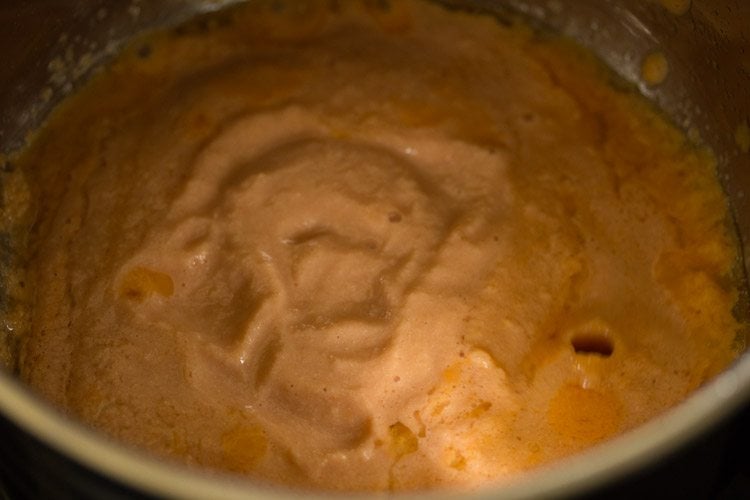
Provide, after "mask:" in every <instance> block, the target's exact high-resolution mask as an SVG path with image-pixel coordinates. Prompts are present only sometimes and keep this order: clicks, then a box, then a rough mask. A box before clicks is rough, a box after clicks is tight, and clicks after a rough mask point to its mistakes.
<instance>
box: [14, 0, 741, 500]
mask: <svg viewBox="0 0 750 500" xmlns="http://www.w3.org/2000/svg"><path fill="white" fill-rule="evenodd" d="M19 163H20V164H21V166H22V167H24V168H26V169H27V171H28V172H29V176H30V179H31V181H32V185H33V186H34V189H35V193H36V194H37V196H38V198H39V200H40V201H39V203H38V206H37V213H38V221H37V224H36V225H35V230H34V234H33V239H32V249H33V252H32V254H31V259H30V270H29V273H30V283H31V284H33V287H34V288H33V289H34V290H35V298H34V302H33V306H32V307H33V308H32V315H31V320H32V324H31V331H30V333H29V335H28V336H27V337H26V338H25V339H24V341H23V345H22V349H21V358H20V360H19V366H20V372H21V376H22V378H23V379H24V380H25V381H26V382H28V383H29V384H31V385H32V386H33V387H34V388H35V389H36V390H37V391H38V392H40V393H41V394H42V395H44V396H45V397H46V398H48V399H49V400H50V401H52V402H53V403H55V404H56V405H58V406H59V407H60V408H63V409H64V410H65V411H66V412H68V413H69V414H70V415H72V416H75V417H77V418H79V419H81V420H83V421H85V422H87V423H88V424H90V425H91V426H93V427H95V428H97V429H100V430H102V431H104V432H105V433H107V434H109V435H111V436H113V437H115V438H116V439H118V440H121V441H123V442H125V443H128V444H130V445H133V446H135V447H138V448H141V449H146V450H150V451H151V452H153V453H155V454H157V455H158V456H162V457H165V458H170V459H175V460H178V461H182V462H184V463H187V464H189V465H192V466H199V467H203V468H207V469H211V470H221V471H230V472H233V473H239V474H243V475H247V476H250V477H252V478H255V479H256V480H259V481H267V482H270V483H274V484H284V485H290V486H293V487H303V488H311V489H343V490H389V489H390V490H404V489H409V490H411V489H424V488H428V489H429V488H475V487H478V486H481V485H485V484H490V483H494V482H498V481H507V480H509V479H510V478H513V477H517V475H518V474H519V473H521V472H523V471H527V470H530V469H532V468H534V467H536V466H539V465H540V464H544V463H549V462H552V461H554V460H556V459H559V458H561V457H564V456H568V455H570V454H572V453H575V452H577V451H580V450H582V449H584V448H587V447H590V446H592V445H594V444H596V443H598V442H601V441H602V440H605V439H607V438H610V437H612V436H615V435H617V434H619V433H622V432H623V431H625V430H627V429H630V428H632V427H634V426H636V425H638V424H640V423H642V422H644V421H646V420H648V419H650V418H652V417H654V416H655V415H658V414H660V413H662V412H663V411H664V410H665V409H667V408H669V407H671V406H673V405H674V404H676V403H678V402H679V401H681V400H683V399H684V398H685V397H686V395H688V394H689V393H690V392H691V391H692V390H694V389H695V388H697V387H698V386H700V385H701V384H702V383H703V382H704V381H706V380H707V379H708V378H710V377H711V376H713V375H714V374H716V373H717V372H718V371H720V370H721V369H722V368H723V367H725V366H726V365H727V364H728V363H729V362H731V360H732V359H733V358H734V357H735V356H736V352H737V350H738V349H739V348H741V347H742V346H740V345H738V342H737V341H736V337H737V332H738V330H739V329H740V325H739V324H738V322H737V321H736V320H735V319H734V317H733V315H732V309H733V307H734V305H735V303H736V300H737V287H736V283H735V280H733V278H732V270H733V267H734V265H735V263H736V258H737V256H736V251H735V244H734V239H733V236H732V233H731V231H730V230H729V225H728V223H727V221H728V211H727V207H726V203H725V200H724V197H723V194H722V191H721V189H720V187H719V185H718V182H717V180H716V178H715V173H714V164H713V160H712V158H711V156H710V155H709V154H707V153H705V152H701V151H700V150H698V149H696V148H694V147H692V146H690V145H689V144H688V143H687V141H686V140H685V139H684V138H683V136H682V135H680V134H679V133H678V132H677V131H676V130H675V129H673V128H672V127H671V126H669V125H667V124H666V122H665V121H664V120H662V119H661V118H660V117H659V116H658V114H657V113H656V112H654V111H652V110H651V109H650V108H649V107H648V105H646V104H644V103H643V102H641V101H640V100H639V99H638V98H636V97H635V96H633V95H631V94H630V93H629V92H626V91H624V90H618V89H617V88H616V87H615V86H613V85H611V84H610V81H609V77H608V74H607V73H606V71H604V70H602V69H601V68H600V67H599V66H598V64H597V63H595V61H594V60H593V58H592V57H590V56H588V55H586V54H585V53H583V52H582V51H581V50H580V49H577V48H575V47H574V46H572V44H570V43H568V42H565V41H563V40H559V39H556V38H554V37H550V36H539V35H536V34H534V32H532V30H530V29H528V28H526V27H524V26H521V25H516V24H514V23H506V24H502V23H500V22H498V21H497V20H495V19H494V18H491V17H486V16H479V15H474V14H468V13H461V12H455V11H447V10H444V9H443V8H441V7H438V6H435V5H431V4H425V3H421V2H416V1H414V2H412V1H406V2H401V1H400V2H393V3H392V4H391V5H390V6H388V5H387V3H385V2H288V3H283V2H276V1H268V2H263V1H258V2H252V3H251V4H249V5H245V6H241V7H239V8H234V9H232V10H229V11H225V12H219V13H215V14H212V15H210V16H208V17H205V18H202V19H199V20H197V21H194V22H192V23H191V24H188V25H185V26H183V27H180V28H177V29H175V30H172V31H169V32H164V33H158V34H156V35H152V36H151V37H149V38H147V39H144V40H140V41H138V42H136V43H134V44H133V45H132V46H131V47H130V48H129V49H127V50H126V51H125V52H124V53H123V55H122V56H121V57H119V58H118V59H117V60H116V61H115V62H114V63H113V64H111V65H110V66H109V67H107V68H106V69H104V70H103V71H102V72H101V73H100V74H99V75H97V76H96V77H95V78H94V79H93V81H92V82H91V83H90V84H88V86H87V87H86V88H84V89H83V90H82V91H81V92H79V93H78V94H77V95H75V96H73V97H71V98H69V99H68V100H67V102H65V103H64V104H63V105H62V106H61V107H60V108H59V109H58V111H57V112H56V113H55V114H54V115H53V117H52V118H51V119H50V120H49V123H48V124H47V125H46V126H45V127H44V128H43V129H42V130H41V131H40V132H39V133H37V134H36V137H35V138H34V140H33V141H32V144H31V146H30V148H29V149H28V150H27V151H25V152H24V153H23V155H22V157H21V158H20V159H19Z"/></svg>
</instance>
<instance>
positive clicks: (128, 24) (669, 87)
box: [0, 0, 750, 498]
mask: <svg viewBox="0 0 750 500" xmlns="http://www.w3.org/2000/svg"><path fill="white" fill-rule="evenodd" d="M228 3H232V1H231V0H162V1H159V2H146V1H139V0H132V1H131V0H119V1H108V0H25V1H16V2H13V1H10V2H9V1H6V2H3V4H1V5H0V26H3V29H2V30H0V53H1V54H2V58H1V59H0V60H1V61H2V63H1V66H2V69H0V109H2V114H1V115H0V153H2V154H0V160H2V159H3V158H5V157H7V155H9V154H10V153H12V152H13V151H14V150H17V149H18V148H19V147H21V146H22V144H23V142H24V140H25V137H26V136H27V134H28V133H29V132H30V131H32V130H34V129H35V128H36V127H37V126H39V125H40V123H42V121H43V120H44V118H45V116H47V114H48V113H49V111H50V110H51V109H52V108H53V107H54V105H55V104H56V103H58V102H59V101H60V100H61V99H62V98H63V97H64V96H65V95H67V94H69V93H70V92H73V91H74V90H75V89H76V88H77V87H78V86H80V85H81V84H82V82H84V81H85V79H86V77H87V76H88V75H90V73H91V72H92V71H93V70H94V69H95V68H96V66H97V65H99V64H102V63H105V62H106V61H107V60H108V59H110V58H111V57H113V55H114V54H116V52H117V50H118V48H119V47H121V46H122V44H123V43H125V42H126V41H127V40H128V39H129V38H130V37H132V36H133V35H134V34H136V33H140V32H142V31H144V30H150V29H154V28H157V27H162V26H168V25H174V24H176V23H179V22H180V21H182V20H185V19H186V18H188V17H190V16H192V15H194V14H196V13H199V12H205V11H210V10H215V9H219V8H222V7H223V6H225V5H226V4H228ZM442 3H445V4H449V5H450V6H453V7H468V8H471V9H472V10H480V11H487V12H490V13H494V14H496V15H498V16H500V17H508V16H511V15H521V16H523V17H525V18H527V20H529V22H531V23H532V25H535V26H538V27H543V28H545V29H550V30H553V31H557V32H560V33H563V34H565V35H568V36H571V37H573V38H575V39H576V40H578V41H579V42H580V43H581V44H583V45H585V46H587V47H589V48H590V49H591V50H593V51H594V52H595V53H597V54H598V55H599V56H600V57H601V58H602V59H603V60H604V61H605V62H606V63H607V64H609V65H610V66H611V67H612V68H613V69H614V70H615V71H616V72H617V73H618V74H619V75H620V76H622V78H623V79H624V80H626V81H628V82H630V83H632V84H633V85H635V86H637V88H638V89H639V90H640V91H641V92H642V93H643V94H644V95H645V96H646V97H648V98H649V99H651V100H653V101H654V102H655V103H656V104H657V106H659V107H660V108H661V109H662V110H663V111H664V112H665V113H666V114H667V115H668V116H669V117H670V118H671V119H672V120H673V121H674V122H675V123H676V124H677V125H679V126H680V127H681V128H683V129H684V130H685V131H686V132H687V133H688V134H689V136H690V137H691V138H693V139H694V140H696V141H698V142H703V143H705V144H707V145H708V146H710V147H711V148H712V149H713V150H714V151H715V153H716V155H717V158H718V160H719V175H720V180H721V182H722V184H723V186H724V188H725V190H726V192H727V195H728V197H729V199H730V202H731V210H732V215H733V217H734V222H735V224H736V227H737V230H738V233H739V235H740V240H741V251H742V253H743V254H747V252H748V238H750V196H748V195H750V152H749V151H748V150H749V149H750V129H749V128H748V125H749V121H750V3H748V2H747V1H746V0H693V1H692V2H690V1H689V0H669V1H667V0H662V1H655V0H619V1H618V0H575V1H574V0H495V1H491V0H474V1H459V0H444V1H443V2H442ZM652 53H660V54H663V55H664V56H665V58H666V61H667V62H668V66H669V70H668V72H667V76H666V79H664V81H663V82H661V83H660V84H658V85H653V82H650V83H649V82H648V81H646V80H644V78H643V74H642V64H643V62H644V60H645V58H646V57H647V56H648V55H649V54H652ZM62 66H64V67H66V68H68V71H60V68H61V67H62ZM0 167H2V169H3V170H5V171H8V170H12V169H13V165H12V164H11V163H10V162H8V161H0ZM665 189H668V186H665ZM14 248H15V243H14V241H13V238H12V237H10V235H9V234H0V250H1V251H0V267H2V266H5V267H7V266H8V265H9V264H10V263H11V262H12V261H13V259H14V255H15V253H14ZM747 264H748V261H746V262H744V263H743V269H745V270H747ZM0 271H3V269H0ZM4 276H6V275H5V274H4V273H3V272H0V280H2V279H4V278H3V277H4ZM747 303H748V299H747V297H743V298H742V300H741V301H740V307H739V309H740V310H739V311H738V314H743V315H745V314H747V311H746V309H747ZM8 308H9V297H8V294H7V287H6V286H3V283H2V281H0V315H2V314H6V313H7V311H8ZM10 333H12V332H7V331H6V332H3V333H2V334H3V335H9V334H10ZM749 400H750V355H747V354H746V355H744V356H742V357H741V358H740V359H738V360H737V361H736V362H735V363H734V364H733V365H732V366H731V367H730V368H729V369H727V370H726V371H725V372H724V373H723V374H721V375H720V376H718V377H717V378H716V379H714V380H713V381H710V382H709V383H707V384H705V385H704V386H703V387H702V388H701V389H699V390H698V391H697V392H696V393H695V394H694V395H693V396H691V397H690V398H688V399H687V400H686V401H685V402H684V403H682V404H680V405H679V406H677V407H676V408H674V409H672V410H670V411H669V412H667V413H666V414H664V415H663V416H661V417H659V418H657V419H655V420H653V421H651V422H649V423H648V424H646V425H643V426H642V427H640V428H638V429H635V430H633V431H631V432H628V433H627V434H625V435H623V436H621V437H619V438H617V439H615V440H612V441H610V442H607V443H605V444H603V445H601V446H599V447H596V448H594V449H591V450H590V451H588V452H586V453H583V454H581V455H578V456H576V457H573V458H571V459H569V460H566V461H563V462H560V463H558V464H555V465H553V466H550V467H548V468H545V469H541V470H539V471H536V472H534V473H532V474H529V475H528V476H524V477H521V478H519V479H518V481H516V482H513V483H511V484H509V485H506V486H503V487H502V488H495V489H489V490H486V491H482V492H479V493H476V496H477V497H478V498H484V497H487V498H489V497H492V498H539V497H544V496H574V495H591V494H597V493H598V494H607V495H608V496H610V495H612V494H615V493H618V494H619V495H621V496H629V495H631V494H633V492H637V491H639V488H640V490H643V489H644V488H649V491H651V490H650V488H653V487H657V486H654V485H655V484H661V483H657V482H655V481H658V480H659V476H660V475H665V474H666V475H668V476H669V475H675V474H682V473H684V472H685V471H686V470H690V471H691V472H690V473H689V474H690V475H689V476H688V475H684V474H683V475H682V477H679V478H676V477H667V483H666V484H667V485H668V486H667V487H666V488H667V489H664V486H663V484H662V486H661V488H662V493H665V492H666V493H670V492H671V493H673V494H677V493H678V492H682V493H690V494H691V496H697V495H699V494H701V493H703V494H706V495H710V494H712V491H711V490H710V489H708V490H707V489H703V490H701V489H700V488H701V487H700V486H699V485H697V483H696V480H697V479H696V475H695V473H694V472H693V470H694V469H695V468H698V469H700V470H701V474H702V475H703V476H705V475H708V476H710V477H711V480H715V479H716V473H715V472H716V471H714V470H712V468H711V466H710V464H711V460H712V457H713V456H714V455H717V456H718V455H719V454H720V453H721V451H720V448H719V447H718V446H717V443H721V442H722V440H726V439H732V438H734V437H736V436H735V435H731V434H726V432H722V429H726V428H727V422H728V421H729V418H730V416H731V415H733V414H734V415H736V414H738V412H739V411H741V409H742V408H744V407H745V405H747V402H748V401H749ZM0 414H1V415H2V416H1V417H0V429H1V430H2V438H1V439H0V486H1V487H2V488H3V489H4V490H5V495H6V496H8V497H10V498H16V497H18V498H22V497H35V498H42V497H56V498H60V497H71V498H82V497H104V496H106V497H108V498H117V497H131V496H132V495H134V494H141V495H146V496H159V497H162V496H168V497H190V498H222V497H225V498H260V497H263V498H267V497H279V498H281V497H289V496H292V494H291V493H289V492H284V491H280V490H270V489H267V488H264V487H261V486H258V485H252V484H249V483H247V482H245V481H243V480H240V479H237V478H231V477H223V476H215V475H208V474H204V473H200V472H197V471H194V470H187V469H185V468H181V467H177V466H174V465H171V464H167V463H162V462H158V461H156V460H154V459H152V458H150V457H148V456H146V455H142V454H140V453H138V452H135V451H132V450H129V449H125V448H123V447H121V446H120V445H118V444H116V443H112V442H111V441H109V440H108V439H107V438H104V437H102V436H101V435H98V434H96V433H95V432H93V431H91V430H89V429H87V428H85V427H84V426H83V425H81V424H79V423H77V422H73V421H70V420H68V419H67V418H66V417H64V416H62V415H61V414H60V413H58V412H57V411H56V410H55V409H53V408H51V407H50V406H48V405H47V404H46V403H45V402H43V401H42V400H40V399H39V398H38V397H36V396H35V395H34V394H33V393H31V392H30V391H29V390H27V388H26V387H24V386H23V385H22V384H21V383H20V382H19V381H18V380H17V379H16V378H14V375H13V373H11V372H10V371H9V370H6V371H2V370H0ZM712 454H714V455H712ZM695 457H698V458H697V462H696V459H695ZM688 467H689V468H690V469H688ZM646 471H650V472H646ZM644 481H647V482H644ZM709 482H710V481H709ZM677 483H679V486H678V485H677ZM440 496H441V495H440V494H432V495H431V498H438V497H440Z"/></svg>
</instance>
